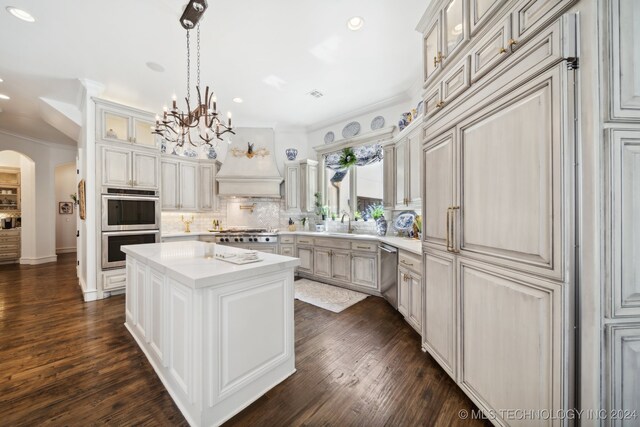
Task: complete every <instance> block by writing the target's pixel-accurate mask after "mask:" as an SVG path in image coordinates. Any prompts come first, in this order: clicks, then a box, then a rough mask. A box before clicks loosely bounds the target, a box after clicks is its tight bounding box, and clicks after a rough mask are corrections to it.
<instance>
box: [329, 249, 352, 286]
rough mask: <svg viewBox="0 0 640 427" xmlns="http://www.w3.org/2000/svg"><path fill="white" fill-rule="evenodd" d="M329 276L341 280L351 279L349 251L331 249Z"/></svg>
mask: <svg viewBox="0 0 640 427" xmlns="http://www.w3.org/2000/svg"><path fill="white" fill-rule="evenodd" d="M331 278H332V279H334V280H340V281H343V282H349V281H350V280H351V252H348V251H334V250H332V251H331Z"/></svg>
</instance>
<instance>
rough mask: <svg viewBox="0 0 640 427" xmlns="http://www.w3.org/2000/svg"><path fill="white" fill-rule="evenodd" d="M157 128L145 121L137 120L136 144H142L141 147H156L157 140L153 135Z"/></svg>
mask: <svg viewBox="0 0 640 427" xmlns="http://www.w3.org/2000/svg"><path fill="white" fill-rule="evenodd" d="M154 127H155V126H154V125H153V123H151V122H145V121H143V120H136V121H135V130H136V135H135V138H136V140H135V142H136V144H140V145H150V146H152V147H153V146H155V145H156V140H155V135H152V134H151V132H152V129H153V128H154Z"/></svg>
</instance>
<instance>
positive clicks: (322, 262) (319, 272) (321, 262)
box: [313, 248, 331, 277]
mask: <svg viewBox="0 0 640 427" xmlns="http://www.w3.org/2000/svg"><path fill="white" fill-rule="evenodd" d="M330 252H331V250H330V249H320V248H316V249H315V250H314V251H313V274H314V275H316V276H318V277H331V255H330Z"/></svg>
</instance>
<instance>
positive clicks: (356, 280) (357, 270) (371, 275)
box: [351, 253, 378, 289]
mask: <svg viewBox="0 0 640 427" xmlns="http://www.w3.org/2000/svg"><path fill="white" fill-rule="evenodd" d="M376 260H377V258H376V255H364V254H355V253H354V254H353V257H352V259H351V278H352V279H351V281H352V284H354V285H358V286H362V287H365V288H370V289H377V288H378V283H377V276H376V275H377V273H376V272H377V264H378V263H377V261H376Z"/></svg>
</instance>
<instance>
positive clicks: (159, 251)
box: [122, 241, 300, 288]
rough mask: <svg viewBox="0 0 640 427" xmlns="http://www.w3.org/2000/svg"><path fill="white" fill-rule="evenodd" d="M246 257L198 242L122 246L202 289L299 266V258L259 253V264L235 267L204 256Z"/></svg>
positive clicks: (240, 250)
mask: <svg viewBox="0 0 640 427" xmlns="http://www.w3.org/2000/svg"><path fill="white" fill-rule="evenodd" d="M210 249H212V250H213V251H222V252H225V253H246V252H248V251H247V250H245V249H240V248H234V247H230V246H224V245H217V244H215V243H206V242H199V241H187V242H167V243H151V244H144V245H132V246H123V247H122V251H123V252H124V253H126V254H127V256H131V257H133V258H136V259H138V260H141V261H142V262H144V263H145V264H148V265H150V266H151V267H152V268H154V269H156V270H158V271H161V272H162V273H164V274H165V275H166V276H167V277H171V278H173V279H175V280H177V281H178V282H180V283H183V284H185V285H187V286H191V287H193V288H204V287H209V286H216V285H220V284H223V283H228V282H230V281H234V280H242V279H246V278H249V277H255V276H258V275H262V274H269V273H274V272H278V271H282V270H285V269H288V268H294V267H296V266H298V265H300V260H299V259H298V258H292V257H287V256H282V255H275V254H268V253H263V252H258V257H259V258H260V259H261V261H259V262H254V263H250V264H244V265H236V264H232V263H230V262H226V261H221V260H218V259H214V258H212V257H211V256H208V257H207V256H205V254H206V253H207V251H208V250H210Z"/></svg>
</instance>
